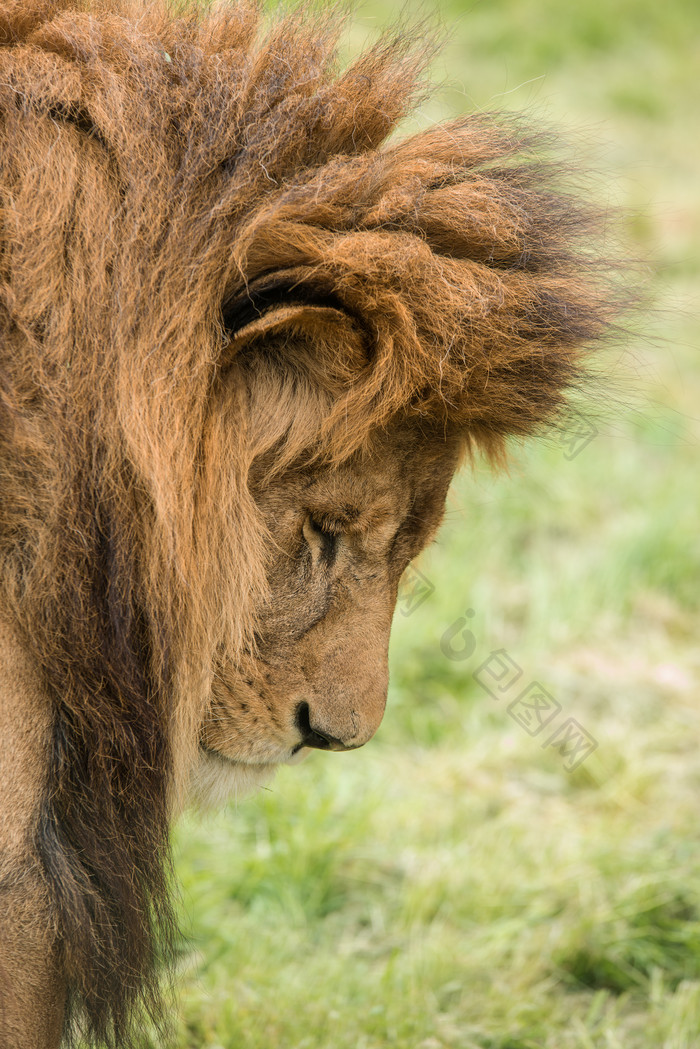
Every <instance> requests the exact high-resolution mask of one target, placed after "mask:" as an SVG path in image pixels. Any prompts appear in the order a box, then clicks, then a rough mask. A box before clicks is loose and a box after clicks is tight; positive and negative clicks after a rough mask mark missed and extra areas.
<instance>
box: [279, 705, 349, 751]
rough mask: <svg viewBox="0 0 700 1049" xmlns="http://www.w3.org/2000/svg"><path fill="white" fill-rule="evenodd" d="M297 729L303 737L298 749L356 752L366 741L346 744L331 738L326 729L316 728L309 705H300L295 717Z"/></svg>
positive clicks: (335, 737) (333, 737)
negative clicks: (312, 748) (310, 748)
mask: <svg viewBox="0 0 700 1049" xmlns="http://www.w3.org/2000/svg"><path fill="white" fill-rule="evenodd" d="M295 722H296V727H297V729H298V730H299V734H300V736H301V742H300V743H299V745H298V748H297V749H301V748H302V747H314V748H315V749H316V750H356V749H357V748H358V747H361V746H362V744H363V743H365V742H366V740H364V739H363V740H361V741H360V742H350V743H345V742H344V741H343V740H342V739H338V738H337V736H331V735H330V733H329V732H327V731H326V729H325V728H324V729H321V728H319V727H317V726H314V724H313V723H312V720H311V710H310V708H309V704H308V703H299V704H298V706H297V709H296V717H295Z"/></svg>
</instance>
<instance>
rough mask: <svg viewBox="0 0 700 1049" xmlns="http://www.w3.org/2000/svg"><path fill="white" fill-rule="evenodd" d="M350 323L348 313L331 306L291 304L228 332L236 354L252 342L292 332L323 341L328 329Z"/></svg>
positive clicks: (230, 344)
mask: <svg viewBox="0 0 700 1049" xmlns="http://www.w3.org/2000/svg"><path fill="white" fill-rule="evenodd" d="M347 324H348V316H347V314H346V313H345V312H344V311H343V310H339V309H336V308H334V307H332V306H309V305H289V306H276V307H271V308H270V309H267V310H265V312H263V313H261V314H260V315H259V316H257V317H255V318H254V319H253V320H251V321H248V323H246V324H243V325H242V326H241V327H239V328H236V329H234V330H233V331H231V329H230V328H229V327H228V326H227V332H228V334H229V337H230V340H231V341H230V343H229V346H230V349H231V351H232V352H233V353H236V352H238V351H239V350H241V349H243V348H244V347H245V346H247V345H248V344H249V343H251V342H254V341H255V340H257V339H262V338H266V337H268V336H271V335H283V334H284V333H285V332H289V334H296V335H304V336H306V337H310V338H314V337H315V338H323V337H324V335H326V334H327V333H328V332H329V329H336V330H337V328H338V326H339V325H345V326H347Z"/></svg>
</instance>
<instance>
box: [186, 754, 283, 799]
mask: <svg viewBox="0 0 700 1049" xmlns="http://www.w3.org/2000/svg"><path fill="white" fill-rule="evenodd" d="M276 770H277V766H276V765H249V764H246V763H244V762H242V761H233V760H231V759H229V758H226V757H224V755H223V754H217V753H216V752H214V751H211V750H207V749H205V748H203V747H200V750H199V762H198V763H197V767H196V768H195V770H194V772H193V773H192V778H191V780H190V790H189V801H190V803H191V804H193V805H196V806H197V807H199V808H212V807H213V806H216V805H222V804H223V803H224V802H226V801H230V800H231V799H232V798H234V799H235V800H236V801H238V800H239V799H240V798H245V797H248V796H249V795H250V794H254V793H255V791H256V790H259V789H260V787H262V786H264V785H265V784H266V783H269V781H270V780H271V779H272V777H273V776H274V774H275V772H276Z"/></svg>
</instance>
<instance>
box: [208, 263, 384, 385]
mask: <svg viewBox="0 0 700 1049" xmlns="http://www.w3.org/2000/svg"><path fill="white" fill-rule="evenodd" d="M223 323H224V328H225V330H226V333H227V335H228V337H229V343H228V347H227V350H226V358H227V359H228V362H231V361H232V360H233V359H234V358H235V357H237V356H238V354H239V353H240V352H241V351H243V350H245V349H247V348H248V347H249V346H250V347H251V348H253V347H254V344H255V343H257V342H260V343H263V342H265V341H266V340H274V342H275V343H276V345H277V347H278V354H277V356H278V359H280V358H285V359H287V360H288V361H289V363H290V364H292V365H294V366H296V367H299V368H301V369H302V370H304V371H306V372H307V373H308V374H309V375H313V378H314V381H315V382H316V383H319V384H320V385H321V386H324V387H326V388H329V389H334V388H335V387H336V385H337V384H338V383H340V385H341V386H342V387H343V388H344V387H346V386H347V383H348V381H350V382H352V380H353V379H355V378H356V377H357V375H358V374H359V373H360V372H361V371H362V370H363V369H364V368H365V367H366V366H367V364H368V362H369V357H370V350H369V347H370V338H369V335H368V332H367V331H366V330H365V329H364V327H363V325H362V323H361V320H360V319H359V318H358V317H357V316H355V315H354V314H353V313H352V312H350V311H349V310H348V309H347V307H346V306H345V305H344V304H342V303H341V302H340V301H339V300H338V298H337V297H336V296H335V295H334V294H333V292H332V291H328V290H325V289H324V288H323V287H322V286H319V285H317V284H312V283H311V282H308V281H306V282H302V281H300V280H299V279H298V276H295V275H292V278H291V279H284V280H282V279H280V278H277V279H274V280H270V279H268V281H267V282H265V283H264V284H259V285H258V286H251V287H249V288H248V289H247V290H246V292H245V293H244V294H241V295H240V296H238V297H237V298H233V299H231V300H229V301H228V303H227V304H226V306H225V307H224V309H223Z"/></svg>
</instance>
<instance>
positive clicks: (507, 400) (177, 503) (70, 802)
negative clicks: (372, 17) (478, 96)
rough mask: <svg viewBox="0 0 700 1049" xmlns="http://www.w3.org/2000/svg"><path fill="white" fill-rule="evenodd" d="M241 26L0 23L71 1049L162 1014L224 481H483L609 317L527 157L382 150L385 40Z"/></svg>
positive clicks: (565, 206)
mask: <svg viewBox="0 0 700 1049" xmlns="http://www.w3.org/2000/svg"><path fill="white" fill-rule="evenodd" d="M261 25H262V23H261V15H260V12H259V10H258V8H257V6H255V5H254V4H249V3H246V2H240V3H234V4H232V5H231V6H228V5H221V6H216V7H213V8H211V9H210V10H209V11H207V12H205V11H204V10H202V11H199V12H198V11H197V9H196V8H195V6H193V5H187V4H179V5H174V6H171V5H169V4H167V3H166V2H165V0H149V2H146V0H133V2H132V0H111V2H106V0H105V2H97V0H96V2H92V3H91V2H87V0H85V2H71V0H2V2H1V3H0V65H1V69H2V75H1V76H0V110H1V112H2V123H1V126H0V198H1V201H0V203H1V208H2V211H1V214H0V219H1V232H0V236H1V249H2V254H1V259H0V316H1V321H0V323H1V324H2V343H1V349H0V485H1V487H2V502H1V505H0V586H1V588H2V589H1V591H0V594H1V596H2V601H3V602H4V605H5V607H6V608H7V609H9V610H10V611H11V613H12V615H13V616H14V619H15V621H16V623H17V624H19V626H20V628H21V630H22V632H23V636H24V641H25V643H26V646H27V648H28V649H29V650H30V651H31V652H32V653H33V654H34V656H35V658H36V661H37V663H38V665H39V666H40V667H41V669H42V672H43V675H44V678H45V685H46V690H47V694H48V695H50V696H51V699H52V703H53V710H54V715H53V717H54V729H53V742H52V752H51V755H50V772H49V777H48V781H47V783H46V789H45V795H44V798H43V801H42V806H41V814H40V819H39V822H38V826H37V829H36V835H35V843H34V848H35V853H36V856H37V857H38V860H39V862H40V864H41V868H42V871H43V877H44V879H45V882H46V886H47V889H48V892H49V894H50V897H51V901H52V906H53V909H54V914H55V919H56V926H57V929H58V936H59V939H60V943H61V950H62V952H63V964H64V966H65V969H66V972H67V974H68V978H69V982H70V995H71V1001H72V1003H73V1004H74V1005H79V1006H80V1009H79V1010H78V1012H77V1013H76V1012H75V1010H69V1012H68V1016H69V1019H68V1021H67V1023H69V1025H70V1023H71V1022H72V1021H71V1019H70V1018H71V1017H74V1016H76V1015H78V1016H80V1017H82V1020H81V1024H82V1027H83V1029H84V1033H85V1035H86V1037H88V1038H89V1039H90V1040H91V1041H92V1042H95V1043H96V1042H99V1041H106V1042H107V1043H109V1044H112V1045H115V1046H116V1045H126V1044H127V1042H128V1039H129V1031H130V1030H131V1026H132V1020H133V1017H134V1015H135V1010H136V1009H138V1008H140V1006H141V1004H142V1003H143V1002H145V1003H146V1005H147V1007H148V1008H150V1009H151V1010H152V1012H153V1013H154V1014H155V1015H157V1012H158V994H157V980H156V975H155V960H156V959H155V956H156V953H157V950H159V949H160V947H158V948H157V947H156V945H157V944H160V943H161V942H162V943H164V945H165V946H164V948H163V949H166V950H167V942H168V937H169V930H171V929H172V917H171V911H170V905H169V903H168V894H167V881H168V863H169V860H168V831H167V824H168V813H169V810H170V808H171V807H172V805H173V804H174V803H176V800H177V798H178V797H179V795H180V793H181V791H182V790H183V789H184V786H185V785H186V782H187V778H188V775H189V770H190V767H191V765H192V761H193V755H194V753H195V750H196V747H197V736H198V728H199V725H200V721H201V718H202V711H203V705H204V703H205V702H206V697H207V696H208V695H209V692H210V683H211V674H212V670H211V668H212V666H213V664H214V658H213V656H214V653H215V652H216V651H217V650H218V649H219V648H220V647H222V646H224V645H225V646H226V648H227V650H228V651H236V650H240V649H241V647H242V646H244V645H245V644H246V642H247V641H248V639H249V638H250V637H251V633H252V629H253V625H254V624H253V613H252V611H251V609H252V608H253V605H254V600H253V599H254V598H255V597H256V596H257V597H259V596H260V595H261V594H262V593H263V592H264V587H265V575H264V561H263V554H262V539H261V535H260V529H259V520H258V517H257V515H256V511H255V506H254V504H253V502H252V499H251V496H250V493H249V491H248V487H247V480H246V479H247V474H248V469H249V467H250V463H251V461H252V460H253V459H254V458H255V457H256V456H259V455H262V454H263V453H265V452H269V451H270V450H271V449H275V456H274V469H282V467H283V466H284V465H286V464H288V463H290V462H292V461H294V460H295V459H298V458H299V456H300V455H302V454H304V455H307V456H308V457H313V456H322V457H324V458H325V459H327V460H329V461H333V462H340V461H341V460H342V459H343V458H346V457H347V456H349V455H350V454H351V452H353V451H356V450H357V449H361V448H362V447H363V446H364V445H365V443H366V442H367V441H368V439H369V438H370V436H371V434H372V433H374V432H376V431H377V429H378V428H380V427H382V426H384V425H385V424H387V423H388V422H389V421H390V420H391V419H392V418H394V417H396V416H397V415H400V414H401V413H403V414H413V415H415V416H416V417H417V418H421V419H425V420H428V421H430V422H431V423H433V422H437V423H439V424H442V425H444V426H445V427H448V426H449V427H453V428H455V427H457V428H460V429H461V431H462V432H463V434H464V438H465V440H466V441H473V442H475V443H476V444H477V445H480V446H481V447H483V448H484V449H485V450H486V451H487V452H489V453H491V454H494V455H497V454H498V453H499V451H500V449H501V448H502V445H503V441H504V438H505V437H506V436H507V435H509V434H519V435H526V434H530V433H532V432H534V431H536V430H539V429H541V428H542V427H543V426H545V425H547V424H550V423H552V422H553V421H555V420H556V418H557V416H558V413H559V412H560V411H561V409H562V406H563V405H564V403H565V397H566V394H567V391H568V390H569V389H570V388H571V387H572V385H574V384H575V383H576V382H578V380H579V379H580V377H581V375H582V374H583V373H584V371H585V361H586V353H587V349H588V348H589V347H590V346H591V345H592V344H594V343H596V342H597V341H599V340H600V339H601V338H603V337H605V336H607V335H608V334H609V332H610V325H611V322H612V321H613V320H614V317H615V315H616V313H617V309H618V306H617V303H616V301H615V297H614V295H611V292H610V286H609V283H608V280H607V270H606V269H605V267H604V266H602V265H601V264H600V262H599V261H596V260H595V259H594V258H592V256H591V236H592V235H593V234H594V233H596V232H597V230H596V222H597V219H596V216H595V215H592V214H591V213H590V212H589V211H587V210H586V208H584V207H581V206H580V205H579V204H578V203H576V201H575V199H574V198H573V197H572V196H571V195H570V193H569V192H568V191H567V190H566V189H565V188H564V189H563V188H561V186H560V180H561V178H562V172H561V170H560V169H559V168H558V167H557V166H556V165H554V166H552V165H551V164H550V162H549V161H548V160H547V159H546V152H547V144H546V142H544V141H543V140H542V139H540V138H538V137H537V136H533V135H531V134H530V133H529V132H528V131H527V130H523V128H522V127H521V126H520V124H519V123H518V122H517V121H515V120H512V119H504V118H502V117H497V118H491V117H487V116H482V115H480V116H477V117H466V118H463V119H461V120H458V121H454V122H452V123H450V124H446V125H442V126H439V127H435V128H432V129H431V130H429V131H425V132H422V133H420V134H418V135H415V136H414V137H412V138H408V139H405V140H403V141H398V142H393V143H392V144H390V145H388V146H384V147H382V143H383V142H384V140H385V139H386V137H387V136H388V134H389V133H390V132H391V131H392V130H393V129H394V127H395V126H396V124H397V122H398V121H399V120H400V119H401V118H402V117H403V116H404V115H405V114H406V113H407V112H408V111H409V110H410V108H411V105H412V102H413V99H414V97H415V96H416V93H417V91H419V89H420V76H421V74H422V61H421V58H420V56H419V55H418V54H417V51H416V49H412V48H411V47H410V46H409V45H408V44H407V41H406V38H405V37H404V36H398V37H396V38H390V37H388V38H385V39H383V40H382V41H380V43H379V44H378V45H377V46H376V47H374V48H373V49H371V50H370V51H368V52H367V53H366V54H365V55H364V56H362V57H361V58H359V59H358V60H357V61H356V62H355V63H354V64H353V65H351V66H350V68H348V69H346V70H344V71H339V70H338V64H337V57H336V39H337V36H338V32H339V30H340V27H341V23H340V21H339V19H338V18H337V17H336V16H335V15H325V16H324V15H318V14H316V15H311V14H310V13H309V11H308V10H303V11H302V12H301V13H297V14H291V15H289V16H288V17H286V18H285V19H284V20H283V21H282V22H281V24H279V25H277V26H276V27H275V28H272V29H270V30H263V28H261ZM291 307H295V309H293V310H292V309H291ZM297 307H299V308H300V309H297ZM305 307H308V308H309V311H310V312H309V317H308V318H306V316H305V313H304V308H305ZM312 307H313V308H314V310H315V311H316V312H314V314H313V318H312V317H311V312H312ZM275 310H278V311H279V325H280V329H281V328H283V327H285V325H286V328H285V330H286V331H287V332H289V330H292V331H296V332H297V334H298V338H299V346H300V347H301V348H300V349H299V350H298V352H297V353H296V356H295V357H294V359H290V358H289V354H288V353H287V350H286V345H287V344H286V342H285V337H283V336H282V335H280V338H279V339H278V340H277V341H275V338H274V337H272V338H270V333H271V331H272V333H273V336H274V328H275V324H276V323H277V321H276V320H275V317H274V316H273V317H272V320H268V321H267V322H266V324H265V329H264V331H263V329H262V327H261V328H260V330H259V331H258V330H256V321H257V319H258V318H259V316H260V315H261V314H268V313H271V312H272V311H275ZM285 311H286V312H285ZM244 329H245V330H244ZM263 338H264V339H265V340H266V342H265V345H266V350H265V353H266V354H267V361H268V364H269V362H270V361H272V362H273V364H274V367H273V368H272V369H270V368H269V367H267V370H266V372H265V375H260V376H259V384H260V385H261V386H262V385H264V384H265V383H267V384H268V387H269V398H268V402H267V403H270V404H273V403H274V404H275V406H276V407H275V409H274V411H273V412H271V413H270V414H269V416H268V417H267V418H265V419H261V420H258V422H257V423H256V429H254V430H252V429H251V428H250V427H249V426H248V419H249V418H250V414H251V413H250V405H249V404H248V401H247V394H246V392H245V391H246V390H247V389H248V388H249V386H250V381H251V377H252V378H253V379H254V378H255V376H256V374H257V371H256V369H257V370H260V364H259V358H258V357H257V356H256V353H255V352H254V351H255V347H256V344H257V342H258V341H260V340H262V339H263ZM304 347H306V349H304ZM275 362H276V363H275ZM232 380H233V382H234V390H237V391H238V392H237V393H235V397H234V400H235V404H233V407H232V403H233V402H232V401H231V400H230V399H229V401H226V404H227V405H228V407H227V408H223V407H222V408H221V410H219V408H218V407H217V406H219V405H220V403H223V402H221V391H222V389H223V385H224V384H230V383H231V382H232ZM244 380H245V381H244ZM300 405H302V406H303V410H301V409H300ZM232 522H235V527H233V526H232ZM222 594H225V595H226V599H225V601H223V600H222V597H221V595H222ZM96 831H97V832H96Z"/></svg>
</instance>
